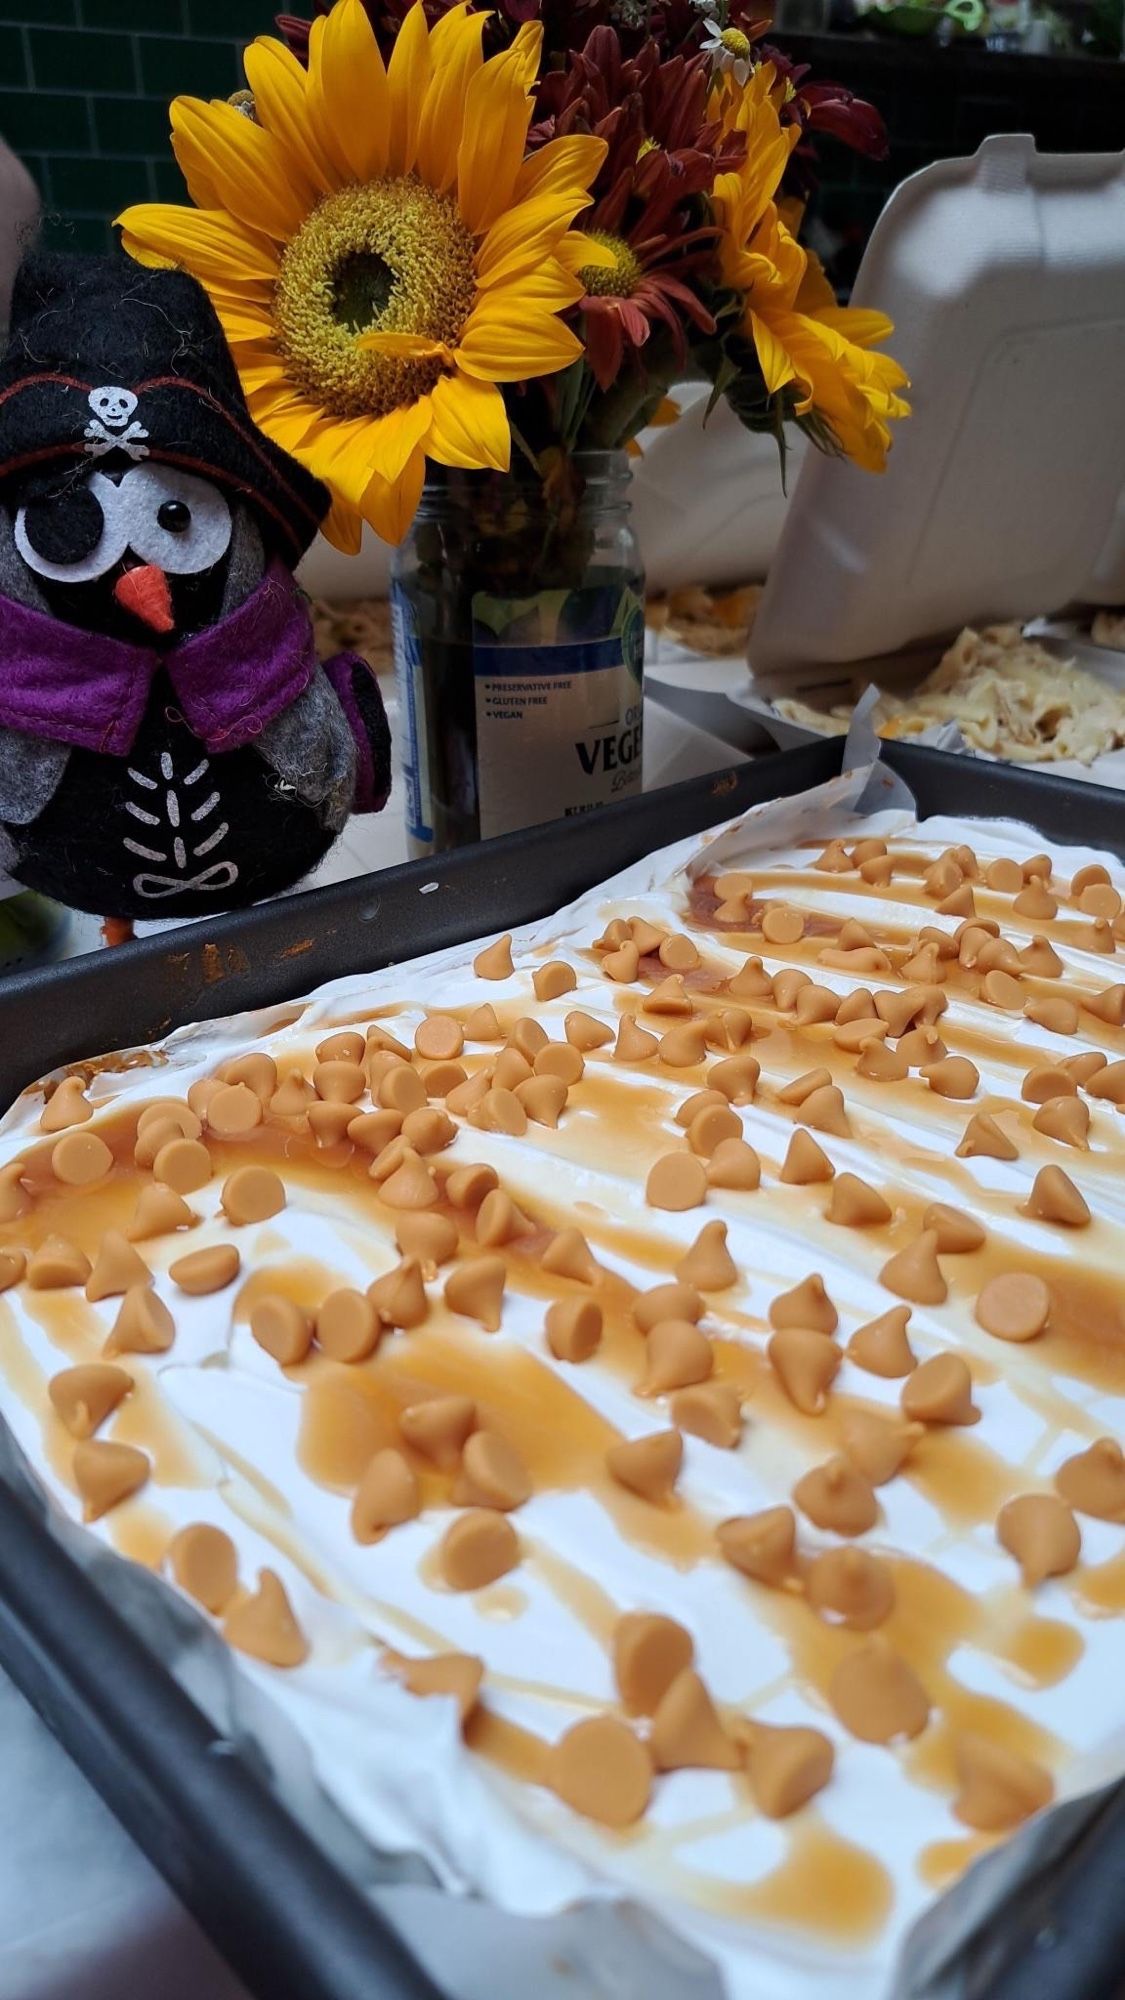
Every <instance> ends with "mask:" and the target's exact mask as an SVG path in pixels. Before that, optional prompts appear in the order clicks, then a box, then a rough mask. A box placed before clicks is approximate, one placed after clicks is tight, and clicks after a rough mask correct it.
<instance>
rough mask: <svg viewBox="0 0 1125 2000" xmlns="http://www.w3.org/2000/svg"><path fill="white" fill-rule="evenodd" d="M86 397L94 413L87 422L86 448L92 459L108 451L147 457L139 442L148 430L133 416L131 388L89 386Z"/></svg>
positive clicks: (133, 403) (101, 456)
mask: <svg viewBox="0 0 1125 2000" xmlns="http://www.w3.org/2000/svg"><path fill="white" fill-rule="evenodd" d="M86 400H87V402H88V403H89V405H90V408H91V410H92V411H93V416H92V417H91V418H90V421H89V423H88V424H87V425H86V431H85V436H86V443H85V445H84V446H83V449H84V450H85V451H88V452H90V453H91V454H92V456H93V457H94V458H104V456H105V454H106V452H107V451H123V452H126V453H127V454H128V456H129V457H130V458H132V459H138V458H147V457H148V446H147V444H142V443H141V439H142V438H146V437H147V436H148V432H147V430H146V429H145V427H144V425H143V424H142V423H141V422H140V421H139V419H137V418H135V417H134V416H133V412H134V410H135V409H136V407H137V398H136V396H135V395H134V394H133V391H132V390H131V389H117V388H113V387H112V386H111V385H109V384H108V383H107V384H106V386H105V387H104V388H101V389H91V391H90V394H89V396H88V397H87V399H86Z"/></svg>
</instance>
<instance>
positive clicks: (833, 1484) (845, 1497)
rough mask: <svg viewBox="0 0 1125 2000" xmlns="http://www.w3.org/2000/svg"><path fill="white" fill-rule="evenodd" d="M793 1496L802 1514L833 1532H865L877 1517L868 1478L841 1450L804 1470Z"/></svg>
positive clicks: (877, 1512) (877, 1507)
mask: <svg viewBox="0 0 1125 2000" xmlns="http://www.w3.org/2000/svg"><path fill="white" fill-rule="evenodd" d="M793 1498H794V1500H795V1501H796V1503H797V1505H798V1507H799V1508H800V1509H801V1512H802V1514H807V1515H808V1517H809V1520H810V1521H812V1522H814V1523H815V1525H816V1526H817V1527H818V1528H825V1529H830V1530H831V1532H832V1533H833V1534H835V1535H865V1534H866V1533H867V1531H868V1529H869V1528H873V1527H874V1526H875V1523H876V1521H877V1520H878V1518H879V1503H878V1501H877V1500H876V1498H875V1494H874V1491H873V1489H872V1486H871V1481H870V1480H869V1479H865V1478H864V1476H863V1474H862V1472H859V1471H858V1470H857V1469H856V1467H855V1466H854V1465H852V1463H851V1462H850V1460H849V1459H847V1458H845V1457H844V1456H843V1454H842V1453H838V1454H837V1455H836V1456H835V1457H834V1458H829V1459H827V1460H826V1461H825V1463H824V1464H823V1465H814V1466H813V1467H812V1469H811V1471H809V1472H806V1473H804V1474H803V1475H802V1477H801V1478H800V1479H798V1481H797V1484H796V1485H795V1486H794V1488H793Z"/></svg>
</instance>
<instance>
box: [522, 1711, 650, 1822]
mask: <svg viewBox="0 0 1125 2000" xmlns="http://www.w3.org/2000/svg"><path fill="white" fill-rule="evenodd" d="M544 1782H545V1783H546V1784H547V1785H548V1786H549V1787H550V1789H551V1791H553V1792H554V1794H555V1796H556V1797H557V1798H560V1799H561V1800H562V1802H563V1804H564V1805H567V1806H569V1807H570V1809H571V1811H572V1812H576V1813H581V1815H582V1817H583V1819H590V1820H593V1821H595V1823H596V1824H597V1825H599V1826H611V1827H624V1826H632V1825H633V1824H634V1823H635V1822H636V1821H637V1820H639V1819H640V1818H641V1816H642V1815H643V1813H644V1811H645V1809H646V1807H647V1805H648V1802H649V1796H650V1794H651V1791H652V1762H651V1759H650V1757H649V1753H648V1750H647V1749H646V1748H645V1746H644V1744H643V1743H641V1742H640V1741H639V1739H638V1738H637V1737H636V1736H635V1735H634V1734H633V1731H632V1730H631V1729H630V1728H629V1726H628V1724H627V1723H625V1722H622V1721H621V1720H620V1718H619V1717H618V1716H616V1715H591V1716H587V1717H586V1718H585V1720H584V1721H582V1722H576V1723H574V1724H573V1726H572V1727H571V1728H570V1729H568V1730H567V1731H566V1733H565V1735H563V1736H560V1738H559V1740H558V1742H557V1743H555V1744H553V1745H552V1747H551V1749H550V1751H549V1752H548V1755H547V1763H546V1769H545V1771H544Z"/></svg>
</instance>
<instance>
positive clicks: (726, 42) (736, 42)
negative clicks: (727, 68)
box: [719, 28, 750, 61]
mask: <svg viewBox="0 0 1125 2000" xmlns="http://www.w3.org/2000/svg"><path fill="white" fill-rule="evenodd" d="M719 40H720V42H721V43H722V45H723V47H724V49H725V50H726V52H727V54H728V56H737V57H738V58H739V59H740V60H743V61H744V60H745V58H746V57H747V56H748V55H749V54H750V38H749V36H748V35H744V34H743V32H742V29H741V28H724V29H723V32H722V34H721V35H720V36H719Z"/></svg>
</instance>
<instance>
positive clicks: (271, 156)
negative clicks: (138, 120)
mask: <svg viewBox="0 0 1125 2000" xmlns="http://www.w3.org/2000/svg"><path fill="white" fill-rule="evenodd" d="M172 129H173V131H174V133H175V135H176V141H177V146H176V157H177V159H179V160H180V161H181V164H184V166H185V172H187V173H188V175H189V186H190V187H191V188H192V194H193V198H194V180H193V176H194V171H195V163H196V162H197V161H198V162H199V164H200V166H201V168H202V171H203V174H204V176H205V177H207V178H208V179H209V181H210V183H211V185H212V186H213V187H214V188H215V190H216V193H217V195H218V197H219V199H218V201H217V202H216V203H214V204H213V206H216V207H220V208H226V209H229V211H230V213H231V214H232V215H234V216H235V217H236V218H237V219H238V221H239V222H243V223H245V224H246V226H247V228H249V229H257V230H261V231H263V232H264V233H265V234H266V235H267V236H272V237H273V239H274V241H275V242H278V243H285V242H288V240H289V238H290V237H291V236H293V235H295V234H296V232H297V230H298V229H299V228H300V226H301V224H302V222H303V221H304V219H305V217H306V215H307V214H308V212H309V210H310V208H311V207H312V206H313V205H314V203H315V201H316V189H315V188H314V187H312V185H311V183H310V182H309V181H307V180H306V178H305V176H304V174H303V173H302V172H301V171H300V168H299V167H298V165H297V163H296V161H294V160H292V159H290V158H289V156H288V154H287V153H286V150H285V148H284V146H283V145H281V143H280V142H279V141H278V140H277V139H275V138H274V137H273V136H272V134H271V133H269V132H266V131H264V130H263V129H262V127H261V126H260V125H255V124H254V122H253V120H252V119H250V118H244V117H243V115H242V113H241V112H240V111H236V110H235V109H234V106H233V105H231V104H202V103H201V102H200V100H199V99H198V98H197V97H177V99H176V101H175V103H174V104H173V106H172ZM188 161H190V162H191V166H190V167H189V166H188V165H187V162H188Z"/></svg>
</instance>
